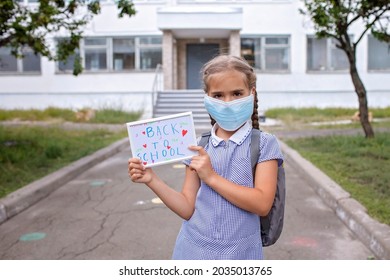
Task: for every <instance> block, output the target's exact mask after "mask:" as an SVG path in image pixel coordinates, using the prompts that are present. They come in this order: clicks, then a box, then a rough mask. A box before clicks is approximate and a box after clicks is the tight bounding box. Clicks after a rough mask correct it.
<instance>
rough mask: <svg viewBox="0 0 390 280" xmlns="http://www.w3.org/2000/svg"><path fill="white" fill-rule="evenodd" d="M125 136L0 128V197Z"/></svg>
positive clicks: (103, 133) (123, 132)
mask: <svg viewBox="0 0 390 280" xmlns="http://www.w3.org/2000/svg"><path fill="white" fill-rule="evenodd" d="M125 136H126V131H120V132H109V131H107V130H93V131H89V130H63V129H61V128H59V127H48V128H45V127H27V126H20V127H3V126H0V197H4V196H5V195H7V194H9V193H11V192H13V191H15V190H17V189H18V188H20V187H22V186H24V185H27V184H28V183H30V182H33V181H34V180H37V179H39V178H41V177H43V176H45V175H47V174H49V173H51V172H53V171H55V170H58V169H59V168H61V167H63V166H66V165H67V164H69V163H71V162H73V161H75V160H77V159H80V158H82V157H84V156H86V155H89V154H91V153H93V152H95V151H96V150H98V149H101V148H103V147H105V146H108V145H109V144H111V143H113V142H115V141H117V140H119V139H122V138H123V137H125Z"/></svg>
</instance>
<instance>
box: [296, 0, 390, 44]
mask: <svg viewBox="0 0 390 280" xmlns="http://www.w3.org/2000/svg"><path fill="white" fill-rule="evenodd" d="M303 2H304V5H305V8H303V9H300V13H301V14H303V15H306V16H308V17H310V19H311V20H312V21H313V23H314V29H315V30H316V35H317V36H318V37H320V38H324V37H333V38H335V39H336V40H338V41H339V43H340V45H339V47H340V48H341V49H344V50H345V49H346V48H347V47H352V48H354V47H356V45H357V44H358V43H359V42H360V40H361V39H362V37H363V35H364V34H365V33H366V32H367V31H371V33H372V34H373V35H374V36H375V37H376V38H377V39H379V40H381V41H387V42H390V37H389V36H390V35H389V32H390V19H389V13H390V2H389V1H388V0H377V1H372V0H355V1H338V0H326V1H323V0H304V1H303ZM360 22H363V24H364V27H365V29H364V30H363V32H362V33H361V34H360V36H356V39H355V42H354V43H350V42H349V35H348V32H349V31H350V30H351V28H353V27H352V25H354V24H356V23H358V24H359V23H360Z"/></svg>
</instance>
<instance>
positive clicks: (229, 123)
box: [204, 94, 254, 131]
mask: <svg viewBox="0 0 390 280" xmlns="http://www.w3.org/2000/svg"><path fill="white" fill-rule="evenodd" d="M204 105H205V107H206V110H207V112H208V113H209V114H210V116H211V117H212V118H213V119H214V120H215V121H216V122H217V123H218V125H219V126H220V127H221V128H223V129H224V130H226V131H235V130H237V129H239V128H240V127H241V126H242V125H243V124H244V123H245V122H246V121H248V120H249V119H250V118H251V116H252V114H253V105H254V97H253V94H250V95H249V96H247V97H243V98H239V99H236V100H233V101H229V102H225V101H222V100H218V99H215V98H212V97H210V96H208V95H205V97H204Z"/></svg>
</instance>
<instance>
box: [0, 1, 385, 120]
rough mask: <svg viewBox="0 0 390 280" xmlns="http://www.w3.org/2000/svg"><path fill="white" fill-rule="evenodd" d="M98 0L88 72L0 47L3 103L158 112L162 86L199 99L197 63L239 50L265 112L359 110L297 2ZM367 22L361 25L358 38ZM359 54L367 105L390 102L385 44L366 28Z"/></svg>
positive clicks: (338, 56) (328, 48) (344, 75)
mask: <svg viewBox="0 0 390 280" xmlns="http://www.w3.org/2000/svg"><path fill="white" fill-rule="evenodd" d="M19 2H24V3H25V4H30V5H32V6H33V5H36V3H35V2H36V0H19ZM100 2H101V6H102V13H101V14H100V15H98V16H96V17H95V18H94V19H93V20H92V22H91V23H90V24H89V25H88V26H87V27H86V29H85V33H84V39H83V40H82V42H81V44H80V48H79V50H78V55H80V56H81V58H82V63H83V67H84V71H83V73H82V74H81V75H79V76H77V77H75V76H73V75H72V62H73V60H74V56H73V57H70V58H69V59H68V62H67V63H56V62H53V61H48V60H47V59H46V58H44V57H40V56H36V55H34V54H33V53H32V52H31V51H29V50H28V49H26V50H24V52H25V57H24V58H22V59H17V58H15V57H13V56H12V55H11V54H10V50H9V49H7V48H1V49H0V57H1V61H0V85H1V86H0V107H1V108H16V107H17V108H31V107H36V108H43V107H47V106H57V107H71V108H80V107H96V108H102V107H115V108H122V109H126V110H140V109H142V110H144V112H145V115H146V116H152V112H153V107H154V106H155V105H156V104H157V103H156V102H157V101H156V100H158V99H159V94H164V93H167V92H169V98H173V97H172V96H174V97H176V99H169V98H168V97H167V98H168V99H167V100H169V101H168V103H169V104H171V107H180V106H178V105H177V104H181V102H185V101H183V100H186V97H188V98H187V101H188V100H189V102H190V103H195V99H196V98H195V97H194V96H202V93H201V91H200V90H199V89H200V88H201V81H200V77H199V70H200V67H201V66H202V64H203V63H204V62H206V61H207V60H208V59H210V58H211V57H212V56H214V55H215V54H217V53H231V54H234V55H240V56H242V57H245V58H246V59H247V60H248V61H249V62H250V63H251V65H252V66H253V67H254V68H255V70H256V73H257V74H258V84H257V88H258V94H259V102H260V108H261V109H262V110H266V109H267V108H272V107H287V106H293V107H305V106H317V107H340V106H343V107H355V108H357V104H358V101H357V96H356V94H355V92H354V87H353V84H352V81H351V78H350V75H349V65H348V62H347V59H346V56H345V54H344V53H343V52H342V51H341V50H339V49H337V48H336V46H335V41H333V40H332V39H321V40H320V39H316V38H315V36H314V30H313V27H312V24H311V22H310V20H309V19H308V18H305V17H304V16H302V15H301V14H300V13H299V8H300V7H302V5H303V4H302V3H301V1H299V0H134V3H135V8H136V10H137V14H136V15H135V16H134V17H131V18H118V17H117V9H116V6H115V3H114V0H101V1H100ZM361 30H362V26H359V25H357V26H354V28H353V29H351V34H350V35H351V37H352V38H356V36H359V35H360V33H361ZM61 36H62V35H61V34H58V35H57V36H55V37H53V38H51V42H52V44H53V46H55V44H56V41H57V40H60V39H61ZM356 55H357V67H358V71H359V74H360V76H361V78H362V80H363V82H364V85H365V86H366V89H367V92H368V102H369V106H372V107H383V106H390V51H389V46H388V44H385V43H382V42H379V41H377V40H376V39H375V38H374V37H373V36H372V35H370V34H365V35H364V37H363V39H362V40H361V42H360V43H359V46H358V50H357V54H356ZM167 96H168V95H167ZM169 104H168V105H165V106H168V107H169ZM156 106H157V105H156ZM188 108H189V107H188ZM185 109H186V108H184V107H180V109H179V110H185ZM161 112H165V113H169V112H170V111H168V110H166V111H164V110H162V111H161Z"/></svg>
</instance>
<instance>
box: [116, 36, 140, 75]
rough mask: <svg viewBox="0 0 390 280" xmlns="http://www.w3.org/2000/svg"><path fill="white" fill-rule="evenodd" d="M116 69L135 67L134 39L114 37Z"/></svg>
mask: <svg viewBox="0 0 390 280" xmlns="http://www.w3.org/2000/svg"><path fill="white" fill-rule="evenodd" d="M113 58H114V59H113V63H114V65H113V69H114V71H122V70H132V69H135V42H134V38H132V39H113Z"/></svg>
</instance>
